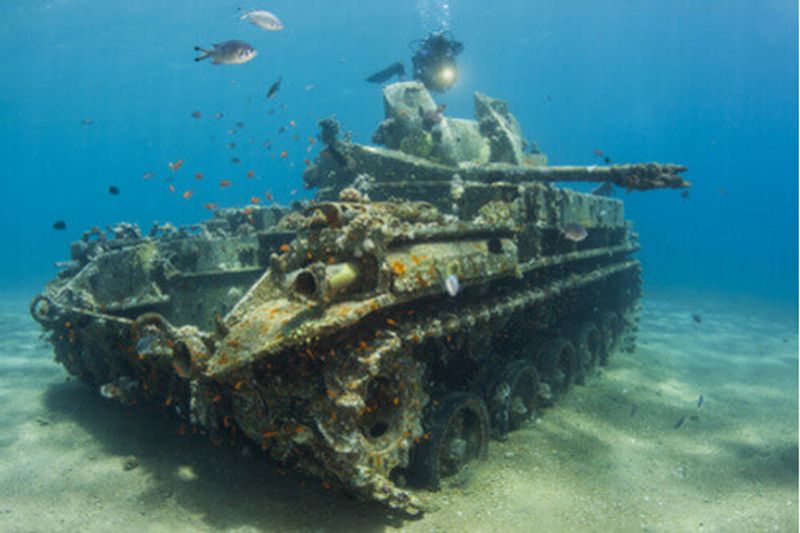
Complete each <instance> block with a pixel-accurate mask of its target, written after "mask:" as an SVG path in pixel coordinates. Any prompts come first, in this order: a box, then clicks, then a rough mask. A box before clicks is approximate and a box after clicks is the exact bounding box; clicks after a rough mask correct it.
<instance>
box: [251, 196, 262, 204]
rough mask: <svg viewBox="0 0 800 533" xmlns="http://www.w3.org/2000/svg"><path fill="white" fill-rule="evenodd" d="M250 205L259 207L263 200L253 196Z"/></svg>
mask: <svg viewBox="0 0 800 533" xmlns="http://www.w3.org/2000/svg"><path fill="white" fill-rule="evenodd" d="M250 203H251V204H256V205H258V204H260V203H261V198H259V197H258V196H251V197H250Z"/></svg>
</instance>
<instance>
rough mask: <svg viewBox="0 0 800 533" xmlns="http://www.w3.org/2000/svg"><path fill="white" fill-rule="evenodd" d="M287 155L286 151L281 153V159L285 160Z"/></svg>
mask: <svg viewBox="0 0 800 533" xmlns="http://www.w3.org/2000/svg"><path fill="white" fill-rule="evenodd" d="M288 155H289V152H287V151H286V150H284V151H282V152H281V159H283V158H285V157H286V156H288Z"/></svg>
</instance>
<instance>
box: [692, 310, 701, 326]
mask: <svg viewBox="0 0 800 533" xmlns="http://www.w3.org/2000/svg"><path fill="white" fill-rule="evenodd" d="M692 320H694V321H695V323H696V324H701V323H702V322H703V317H701V316H700V315H699V314H697V313H695V314H693V315H692Z"/></svg>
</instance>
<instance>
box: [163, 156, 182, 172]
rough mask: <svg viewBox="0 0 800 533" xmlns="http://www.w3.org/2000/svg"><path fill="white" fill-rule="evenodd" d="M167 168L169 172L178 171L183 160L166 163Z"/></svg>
mask: <svg viewBox="0 0 800 533" xmlns="http://www.w3.org/2000/svg"><path fill="white" fill-rule="evenodd" d="M167 166H168V167H169V169H170V170H171V171H173V172H175V171H176V170H178V169H179V168H181V167H182V166H183V159H178V160H177V161H172V162H170V163H167Z"/></svg>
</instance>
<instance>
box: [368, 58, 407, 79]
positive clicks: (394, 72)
mask: <svg viewBox="0 0 800 533" xmlns="http://www.w3.org/2000/svg"><path fill="white" fill-rule="evenodd" d="M405 75H406V68H405V67H404V66H403V64H402V63H400V62H399V61H398V62H397V63H392V64H391V65H389V66H388V67H386V68H385V69H382V70H379V71H378V72H375V73H374V74H370V75H369V76H367V78H366V81H368V82H369V83H383V82H385V81H386V80H388V79H389V78H391V77H392V76H397V77H398V79H403V78H404V77H405Z"/></svg>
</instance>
